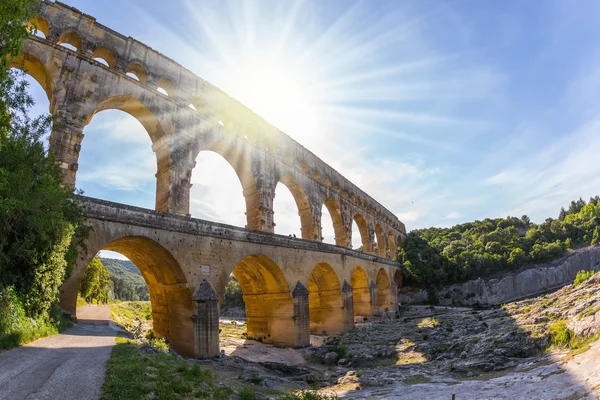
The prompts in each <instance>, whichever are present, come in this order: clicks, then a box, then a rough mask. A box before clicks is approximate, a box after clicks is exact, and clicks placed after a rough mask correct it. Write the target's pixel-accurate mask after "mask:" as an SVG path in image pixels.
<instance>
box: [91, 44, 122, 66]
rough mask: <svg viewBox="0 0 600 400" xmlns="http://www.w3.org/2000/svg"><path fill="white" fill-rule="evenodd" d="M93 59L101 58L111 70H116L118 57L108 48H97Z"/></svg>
mask: <svg viewBox="0 0 600 400" xmlns="http://www.w3.org/2000/svg"><path fill="white" fill-rule="evenodd" d="M92 58H94V59H96V58H100V59H102V60H104V61H106V64H107V65H108V66H109V67H110V68H114V67H115V66H116V65H117V55H116V54H115V52H114V51H112V50H111V49H109V48H108V47H97V48H96V50H94V53H93V54H92Z"/></svg>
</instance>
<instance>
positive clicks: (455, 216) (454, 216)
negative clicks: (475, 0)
mask: <svg viewBox="0 0 600 400" xmlns="http://www.w3.org/2000/svg"><path fill="white" fill-rule="evenodd" d="M462 216H463V215H462V214H461V213H459V212H456V211H455V212H451V213H450V214H448V215H446V216H444V217H442V219H459V218H462Z"/></svg>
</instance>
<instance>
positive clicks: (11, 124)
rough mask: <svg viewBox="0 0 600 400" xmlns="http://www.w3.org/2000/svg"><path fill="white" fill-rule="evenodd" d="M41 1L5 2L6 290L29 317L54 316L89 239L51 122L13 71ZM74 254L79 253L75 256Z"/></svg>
mask: <svg viewBox="0 0 600 400" xmlns="http://www.w3.org/2000/svg"><path fill="white" fill-rule="evenodd" d="M34 9H35V3H34V2H32V1H27V0H5V1H2V2H1V4H0V15H1V16H2V18H1V19H0V287H2V288H8V287H13V288H14V290H15V293H16V296H17V297H18V298H19V300H20V304H21V305H22V307H23V310H24V312H25V315H26V316H28V317H32V318H42V319H43V318H46V317H47V315H46V314H47V312H48V310H49V309H50V307H51V305H52V303H53V302H55V301H56V297H57V294H58V288H59V286H60V285H61V284H62V282H63V280H64V278H65V275H66V273H67V270H68V268H67V267H68V261H69V260H72V254H73V251H71V252H70V251H69V250H70V244H71V240H72V238H73V235H74V234H75V233H76V231H77V232H78V238H77V240H76V242H77V243H80V242H81V239H82V237H83V236H85V230H84V229H79V230H77V228H78V227H79V226H82V222H83V216H82V212H81V209H80V206H79V205H78V204H77V202H76V201H74V193H73V191H72V190H71V188H69V187H65V186H64V185H63V180H62V172H61V169H60V167H59V166H58V163H57V162H56V159H55V157H54V156H53V155H52V154H50V153H48V152H47V151H46V150H45V148H44V143H43V138H44V136H45V135H46V134H47V133H48V131H49V128H50V123H51V119H50V117H48V116H41V117H37V118H34V119H31V118H30V117H29V116H28V115H27V111H28V109H29V108H30V107H31V105H32V104H33V101H32V99H31V97H30V96H29V95H28V94H27V91H26V88H27V83H26V82H25V81H24V80H23V79H22V73H18V72H16V71H13V70H9V69H8V67H9V64H8V62H9V61H8V56H14V55H17V54H18V52H19V51H20V49H21V47H22V44H23V39H24V38H25V37H26V36H27V35H28V33H29V32H28V28H27V27H26V26H27V24H26V23H27V21H29V20H30V19H31V18H32V17H33V15H34V13H33V10H34ZM69 256H70V257H71V258H69Z"/></svg>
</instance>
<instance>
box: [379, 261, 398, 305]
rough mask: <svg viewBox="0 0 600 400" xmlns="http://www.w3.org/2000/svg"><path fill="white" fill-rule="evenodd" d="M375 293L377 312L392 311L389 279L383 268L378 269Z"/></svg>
mask: <svg viewBox="0 0 600 400" xmlns="http://www.w3.org/2000/svg"><path fill="white" fill-rule="evenodd" d="M375 283H376V284H377V292H378V294H379V311H385V309H386V308H387V309H388V311H389V310H394V309H395V308H392V307H391V305H392V291H391V283H390V278H389V276H388V274H387V272H386V271H385V269H384V268H380V269H379V271H378V272H377V281H376V282H375Z"/></svg>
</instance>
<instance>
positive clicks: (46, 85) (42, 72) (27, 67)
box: [10, 49, 55, 108]
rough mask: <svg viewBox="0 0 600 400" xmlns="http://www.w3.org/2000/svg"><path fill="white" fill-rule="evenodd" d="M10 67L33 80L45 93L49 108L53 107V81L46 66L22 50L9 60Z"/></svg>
mask: <svg viewBox="0 0 600 400" xmlns="http://www.w3.org/2000/svg"><path fill="white" fill-rule="evenodd" d="M10 67H11V68H18V69H20V70H22V71H23V72H25V73H26V74H28V75H30V76H31V77H32V78H33V79H35V80H36V81H37V82H38V83H39V84H40V86H41V87H42V89H44V92H46V95H47V96H48V100H49V101H50V108H52V107H53V100H54V89H55V81H54V79H53V78H52V75H51V74H50V72H49V71H48V68H46V65H45V64H44V63H43V62H42V61H40V59H39V58H38V57H36V56H35V55H33V54H30V53H29V52H27V51H26V49H24V50H23V51H22V52H21V53H20V54H19V55H18V56H16V57H13V58H11V60H10Z"/></svg>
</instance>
